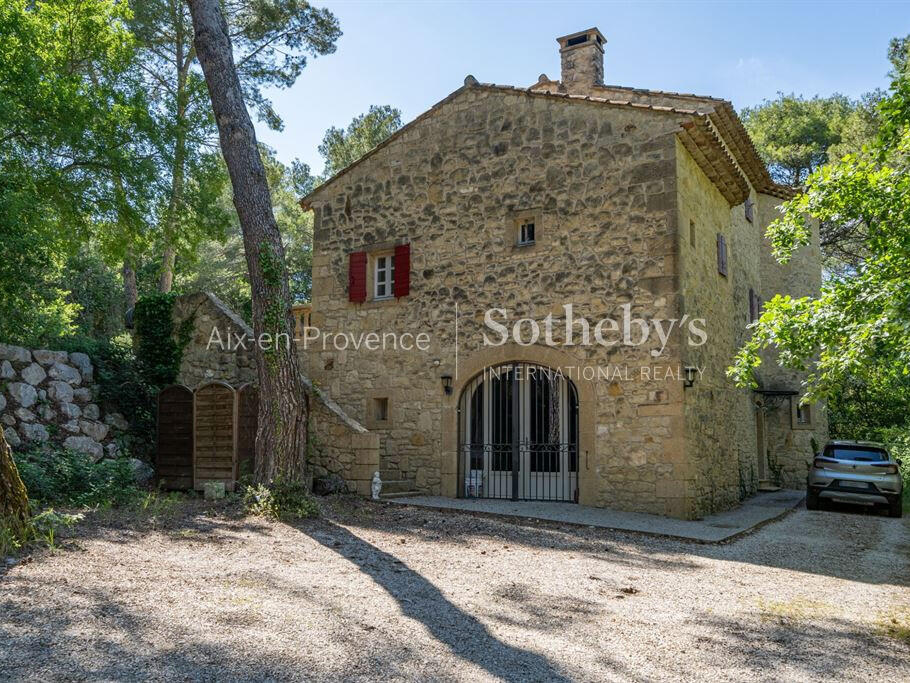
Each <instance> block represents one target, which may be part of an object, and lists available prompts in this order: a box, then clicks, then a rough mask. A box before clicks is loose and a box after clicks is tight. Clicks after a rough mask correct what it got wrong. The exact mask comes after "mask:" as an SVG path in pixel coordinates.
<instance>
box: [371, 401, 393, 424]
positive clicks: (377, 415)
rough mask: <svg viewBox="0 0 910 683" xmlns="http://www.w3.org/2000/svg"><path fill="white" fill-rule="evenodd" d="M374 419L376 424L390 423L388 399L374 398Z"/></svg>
mask: <svg viewBox="0 0 910 683" xmlns="http://www.w3.org/2000/svg"><path fill="white" fill-rule="evenodd" d="M373 419H374V420H375V421H376V422H388V421H389V399H388V398H385V397H383V398H374V399H373Z"/></svg>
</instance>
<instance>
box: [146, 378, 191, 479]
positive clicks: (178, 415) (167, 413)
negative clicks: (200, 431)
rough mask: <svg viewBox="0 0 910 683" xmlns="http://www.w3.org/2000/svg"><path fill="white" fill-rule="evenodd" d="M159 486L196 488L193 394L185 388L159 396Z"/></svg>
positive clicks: (178, 386) (164, 391)
mask: <svg viewBox="0 0 910 683" xmlns="http://www.w3.org/2000/svg"><path fill="white" fill-rule="evenodd" d="M157 431H158V434H157V438H158V454H157V457H156V463H155V464H156V470H157V471H158V481H159V484H160V485H161V486H162V487H164V488H166V489H190V488H192V487H193V392H192V391H190V389H189V387H185V386H183V385H182V384H173V385H171V386H169V387H165V388H164V389H162V390H161V393H159V394H158V430H157Z"/></svg>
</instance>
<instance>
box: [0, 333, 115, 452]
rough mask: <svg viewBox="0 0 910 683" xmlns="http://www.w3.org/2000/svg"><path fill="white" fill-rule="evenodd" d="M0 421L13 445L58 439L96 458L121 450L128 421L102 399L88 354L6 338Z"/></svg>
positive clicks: (1, 348) (0, 348)
mask: <svg viewBox="0 0 910 683" xmlns="http://www.w3.org/2000/svg"><path fill="white" fill-rule="evenodd" d="M0 423H2V429H3V432H4V435H5V436H6V440H7V442H8V443H9V444H10V446H11V447H12V448H13V449H22V448H27V447H29V446H36V445H40V444H44V443H54V444H57V445H59V446H62V447H64V448H69V449H72V450H75V451H80V452H83V453H87V454H88V455H90V456H92V457H93V458H94V459H95V460H100V459H101V458H103V457H104V456H105V455H107V456H109V457H114V456H117V455H118V454H119V446H118V444H117V437H118V436H119V435H120V434H122V433H123V432H124V431H125V430H126V429H127V427H128V426H129V425H128V423H127V421H126V419H125V418H124V417H123V415H121V414H120V413H117V412H113V411H110V412H108V411H105V410H104V409H103V407H102V405H101V404H100V403H99V401H98V385H97V384H95V373H94V368H93V367H92V362H91V360H90V359H89V357H88V356H87V355H86V354H84V353H67V352H66V351H49V350H46V349H38V350H29V349H25V348H22V347H21V346H10V345H8V344H0Z"/></svg>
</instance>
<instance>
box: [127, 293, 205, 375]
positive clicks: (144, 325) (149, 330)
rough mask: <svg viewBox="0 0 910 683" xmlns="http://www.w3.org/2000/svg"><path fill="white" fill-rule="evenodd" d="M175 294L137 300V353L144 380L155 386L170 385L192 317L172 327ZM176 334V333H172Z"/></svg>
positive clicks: (185, 341) (152, 295) (184, 345)
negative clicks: (177, 326)
mask: <svg viewBox="0 0 910 683" xmlns="http://www.w3.org/2000/svg"><path fill="white" fill-rule="evenodd" d="M176 299H177V294H175V293H174V292H171V293H168V294H151V295H149V296H144V297H142V298H141V299H139V301H137V302H136V313H135V322H136V339H137V349H136V355H137V357H138V359H139V370H140V372H141V373H142V376H143V378H144V379H145V382H146V383H147V384H149V385H151V386H154V387H159V388H160V387H164V386H167V385H168V384H173V383H174V382H175V381H176V379H177V373H178V372H179V371H180V361H181V360H182V358H183V350H184V348H186V345H187V344H188V343H189V341H190V334H191V332H192V318H188V319H187V320H185V321H184V323H183V324H182V325H181V326H180V329H178V330H175V329H174V302H175V300H176ZM175 333H176V334H175Z"/></svg>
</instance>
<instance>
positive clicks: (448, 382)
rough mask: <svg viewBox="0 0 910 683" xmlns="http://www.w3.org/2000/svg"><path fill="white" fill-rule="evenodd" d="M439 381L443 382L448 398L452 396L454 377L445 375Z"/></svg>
mask: <svg viewBox="0 0 910 683" xmlns="http://www.w3.org/2000/svg"><path fill="white" fill-rule="evenodd" d="M439 379H441V380H442V389H443V391H445V392H446V396H451V395H452V375H443V376H442V377H440V378H439Z"/></svg>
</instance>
